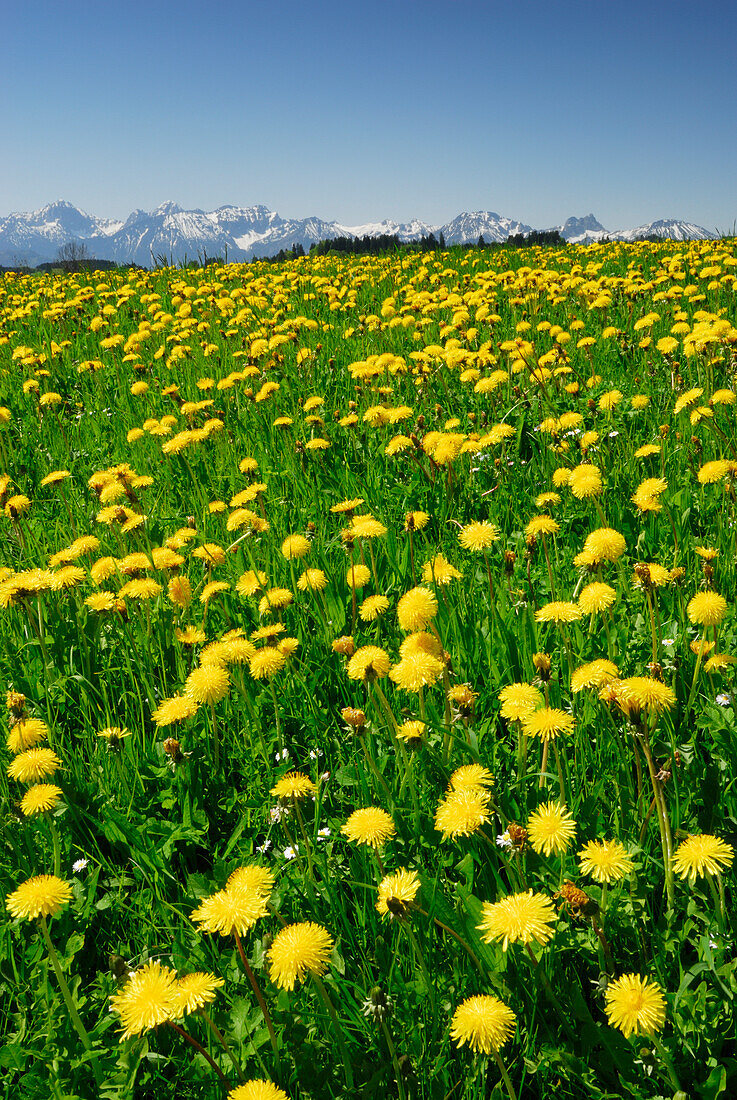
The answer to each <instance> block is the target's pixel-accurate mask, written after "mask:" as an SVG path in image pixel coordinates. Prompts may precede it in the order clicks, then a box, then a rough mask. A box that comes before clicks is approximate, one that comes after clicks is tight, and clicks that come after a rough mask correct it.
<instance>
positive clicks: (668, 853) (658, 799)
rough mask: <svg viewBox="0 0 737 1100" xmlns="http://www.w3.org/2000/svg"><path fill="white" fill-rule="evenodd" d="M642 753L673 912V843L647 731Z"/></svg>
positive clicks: (669, 905)
mask: <svg viewBox="0 0 737 1100" xmlns="http://www.w3.org/2000/svg"><path fill="white" fill-rule="evenodd" d="M641 740H642V751H643V752H644V754H645V760H646V761H647V767H648V771H649V772H650V782H651V783H652V785H653V794H654V795H655V808H656V810H657V811H658V823H659V825H660V839H661V843H662V847H663V863H664V867H665V889H666V896H667V899H668V909H669V910H671V911H672V910H673V863H672V849H673V841H672V838H671V831H670V822H669V820H668V810H667V808H666V805H665V798H664V797H663V787H662V785H661V783H660V780H659V779H658V776H657V773H656V771H655V765H654V763H653V754H652V752H651V750H650V741H649V739H648V736H647V730H643V732H642V738H641Z"/></svg>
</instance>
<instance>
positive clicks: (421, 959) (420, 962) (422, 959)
mask: <svg viewBox="0 0 737 1100" xmlns="http://www.w3.org/2000/svg"><path fill="white" fill-rule="evenodd" d="M401 923H402V928H404V930H405V931H406V933H407V936H408V937H409V941H410V943H411V944H412V947H413V948H414V952H415V958H416V959H417V964H418V966H419V968H420V970H421V971H422V976H423V978H424V979H425V985H426V986H427V995H428V997H429V998H430V1004H431V1005H432V1008H433V1011H435V991H434V989H433V984H432V980H431V978H430V971H429V970H428V969H427V963H426V962H425V956H424V955H423V953H422V948H421V947H420V944H419V942H418V940H417V936H416V935H415V934H414V931H413V930H412V926H411V924H410V923H409V921H406V920H403V921H402V922H401Z"/></svg>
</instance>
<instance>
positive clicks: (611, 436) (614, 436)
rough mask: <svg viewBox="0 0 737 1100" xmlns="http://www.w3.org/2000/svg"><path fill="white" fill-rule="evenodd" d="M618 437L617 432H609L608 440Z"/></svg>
mask: <svg viewBox="0 0 737 1100" xmlns="http://www.w3.org/2000/svg"><path fill="white" fill-rule="evenodd" d="M618 435H619V432H610V433H609V438H610V439H616V438H617V436H618Z"/></svg>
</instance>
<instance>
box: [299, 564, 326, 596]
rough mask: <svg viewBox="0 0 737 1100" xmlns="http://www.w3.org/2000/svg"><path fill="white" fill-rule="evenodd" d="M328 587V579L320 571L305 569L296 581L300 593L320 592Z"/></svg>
mask: <svg viewBox="0 0 737 1100" xmlns="http://www.w3.org/2000/svg"><path fill="white" fill-rule="evenodd" d="M327 586H328V578H327V577H326V576H325V574H324V573H323V571H322V569H305V570H304V572H302V573H300V575H299V578H298V580H297V588H298V589H299V591H300V592H308V591H309V592H322V590H323V589H324V588H327Z"/></svg>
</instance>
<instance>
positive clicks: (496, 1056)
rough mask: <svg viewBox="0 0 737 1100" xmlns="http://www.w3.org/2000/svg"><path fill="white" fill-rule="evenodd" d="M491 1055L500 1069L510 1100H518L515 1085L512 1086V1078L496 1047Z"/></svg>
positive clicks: (492, 1049)
mask: <svg viewBox="0 0 737 1100" xmlns="http://www.w3.org/2000/svg"><path fill="white" fill-rule="evenodd" d="M491 1053H492V1054H493V1055H494V1061H495V1062H496V1064H497V1068H498V1069H499V1072H500V1073H501V1075H502V1081H503V1082H504V1086H505V1088H506V1090H507V1092H508V1093H509V1100H517V1093H516V1092H515V1091H514V1085H513V1084H512V1081H511V1078H510V1076H509V1074H508V1073H507V1067H506V1066H505V1065H504V1062H503V1061H502V1056H501V1054H500V1053H499V1051H498V1050H497V1049H496V1047H492V1048H491Z"/></svg>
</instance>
